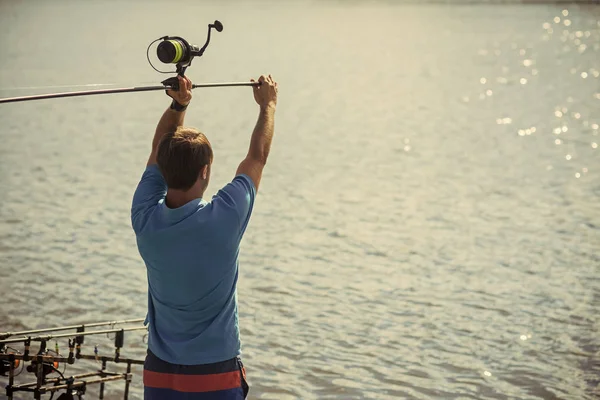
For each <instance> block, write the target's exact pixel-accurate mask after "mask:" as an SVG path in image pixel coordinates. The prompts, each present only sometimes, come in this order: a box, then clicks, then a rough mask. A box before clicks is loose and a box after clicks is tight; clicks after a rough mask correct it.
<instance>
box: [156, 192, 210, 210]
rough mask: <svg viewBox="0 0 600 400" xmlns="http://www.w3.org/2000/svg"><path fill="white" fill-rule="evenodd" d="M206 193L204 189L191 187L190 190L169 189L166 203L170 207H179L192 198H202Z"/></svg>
mask: <svg viewBox="0 0 600 400" xmlns="http://www.w3.org/2000/svg"><path fill="white" fill-rule="evenodd" d="M203 195H204V190H194V189H190V190H188V191H183V190H177V189H168V190H167V198H166V199H165V204H166V205H167V207H169V208H179V207H182V206H184V205H186V204H187V203H189V202H190V201H192V200H195V199H200V198H202V196H203Z"/></svg>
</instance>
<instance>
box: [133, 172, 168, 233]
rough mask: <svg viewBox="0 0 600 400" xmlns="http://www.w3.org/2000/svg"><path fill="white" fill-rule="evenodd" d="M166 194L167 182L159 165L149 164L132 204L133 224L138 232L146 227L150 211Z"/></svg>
mask: <svg viewBox="0 0 600 400" xmlns="http://www.w3.org/2000/svg"><path fill="white" fill-rule="evenodd" d="M166 195H167V183H166V182H165V179H164V178H163V176H162V173H161V172H160V169H159V168H158V165H156V164H153V165H149V166H148V167H147V168H146V170H145V171H144V174H143V175H142V178H141V179H140V183H139V184H138V186H137V189H136V190H135V193H134V194H133V201H132V204H131V225H132V226H133V230H134V231H135V232H136V233H138V232H140V231H141V230H142V229H143V228H144V225H145V224H146V221H147V220H148V216H149V214H150V212H151V211H152V210H153V209H154V207H156V205H157V204H158V202H159V201H160V200H162V199H164V198H165V196H166Z"/></svg>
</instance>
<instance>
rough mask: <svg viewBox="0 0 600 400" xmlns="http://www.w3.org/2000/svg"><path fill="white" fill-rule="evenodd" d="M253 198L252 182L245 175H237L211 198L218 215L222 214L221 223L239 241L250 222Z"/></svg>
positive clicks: (254, 190)
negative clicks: (235, 232)
mask: <svg viewBox="0 0 600 400" xmlns="http://www.w3.org/2000/svg"><path fill="white" fill-rule="evenodd" d="M255 197H256V188H255V187H254V182H252V179H250V177H249V176H248V175H245V174H240V175H237V176H236V177H235V178H233V180H232V181H231V182H230V183H228V184H227V185H225V187H223V188H222V189H221V190H219V191H218V192H217V194H216V195H215V196H214V197H213V200H212V202H213V205H214V206H216V207H218V209H219V213H220V214H222V215H221V217H222V219H221V222H222V223H224V224H226V226H227V227H228V228H231V229H234V230H235V231H237V232H238V234H239V235H238V238H239V239H241V237H242V235H243V234H244V232H245V230H246V226H247V225H248V221H250V215H251V214H252V207H253V206H254V198H255Z"/></svg>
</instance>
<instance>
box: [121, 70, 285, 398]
mask: <svg viewBox="0 0 600 400" xmlns="http://www.w3.org/2000/svg"><path fill="white" fill-rule="evenodd" d="M253 82H254V80H253ZM258 82H259V83H260V85H259V86H255V87H254V88H253V91H254V99H255V100H256V102H257V103H258V105H259V109H260V112H259V116H258V122H257V123H256V127H255V128H254V131H253V133H252V137H251V139H250V149H249V151H248V154H247V155H246V158H245V159H244V160H243V161H242V162H241V163H240V165H239V167H238V169H237V172H236V175H235V177H234V178H233V180H232V181H231V182H230V183H228V184H227V185H226V186H225V187H223V188H222V189H221V190H219V191H218V193H217V194H216V195H215V196H214V197H213V198H212V200H211V201H210V202H208V201H206V200H205V199H204V198H203V196H204V192H205V191H206V188H207V186H208V183H209V180H210V171H211V164H212V160H213V151H212V148H211V146H210V143H209V141H208V139H207V138H206V136H204V135H203V134H202V133H200V132H199V131H197V130H196V129H193V128H185V127H183V123H184V117H185V112H186V108H187V106H188V104H189V103H190V100H191V98H192V91H191V89H192V82H191V81H190V80H189V79H188V78H186V77H179V90H178V91H172V90H169V91H167V94H168V95H169V96H170V97H172V99H173V101H172V103H171V106H170V107H169V108H168V109H167V110H166V111H165V112H164V114H163V116H162V118H161V119H160V121H159V123H158V126H157V127H156V133H155V135H154V139H153V141H152V152H151V154H150V158H149V159H148V164H147V167H146V170H145V172H144V174H143V175H142V178H141V181H140V183H139V185H138V187H137V189H136V191H135V194H134V196H133V204H132V208H131V221H132V225H133V229H134V231H135V234H136V238H137V245H138V249H139V252H140V255H141V256H142V258H143V259H144V262H145V264H146V268H147V273H148V314H147V317H146V322H147V323H148V324H149V328H148V331H149V332H148V354H147V356H146V361H145V364H144V398H145V399H148V400H154V399H166V400H168V399H194V400H202V399H206V400H208V399H211V400H217V399H243V398H245V397H246V395H247V393H248V385H247V383H246V380H245V369H244V367H243V365H242V363H241V360H240V358H239V356H240V337H239V328H238V315H237V297H236V284H237V279H238V253H239V247H240V241H241V239H242V236H243V234H244V231H245V230H246V226H247V225H248V220H249V219H250V214H251V213H252V206H253V204H254V197H255V195H256V191H257V190H258V186H259V183H260V179H261V176H262V171H263V168H264V166H265V163H266V161H267V156H268V155H269V150H270V148H271V140H272V138H273V130H274V116H275V107H276V104H277V83H275V82H274V81H273V79H272V78H271V76H270V75H269V76H264V75H263V76H261V77H260V78H259V80H258Z"/></svg>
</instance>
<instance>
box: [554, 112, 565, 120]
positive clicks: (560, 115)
mask: <svg viewBox="0 0 600 400" xmlns="http://www.w3.org/2000/svg"><path fill="white" fill-rule="evenodd" d="M554 115H556V116H557V117H558V118H560V117H562V116H563V114H562V113H561V112H560V111H558V110H556V111H554Z"/></svg>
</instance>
